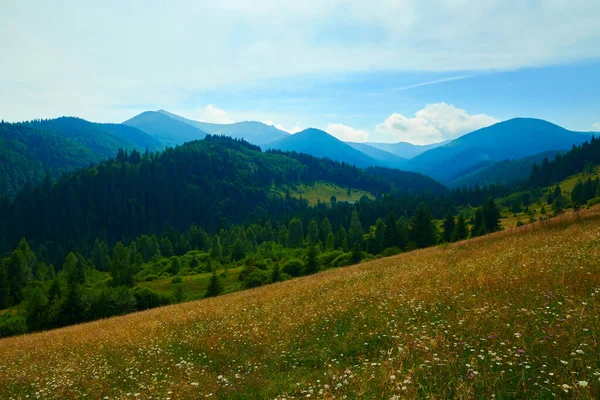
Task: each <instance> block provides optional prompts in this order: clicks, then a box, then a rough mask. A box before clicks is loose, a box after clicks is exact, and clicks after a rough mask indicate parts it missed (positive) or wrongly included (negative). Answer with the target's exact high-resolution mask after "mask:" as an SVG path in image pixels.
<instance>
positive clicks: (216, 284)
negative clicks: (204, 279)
mask: <svg viewBox="0 0 600 400" xmlns="http://www.w3.org/2000/svg"><path fill="white" fill-rule="evenodd" d="M221 293H223V285H222V284H221V278H220V277H219V275H217V271H216V270H213V274H212V275H211V277H210V281H209V282H208V287H207V288H206V293H204V298H207V297H215V296H218V295H220V294H221Z"/></svg>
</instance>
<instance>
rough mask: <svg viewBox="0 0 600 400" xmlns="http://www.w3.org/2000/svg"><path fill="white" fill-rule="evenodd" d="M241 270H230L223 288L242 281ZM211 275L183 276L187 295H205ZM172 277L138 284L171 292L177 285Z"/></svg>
mask: <svg viewBox="0 0 600 400" xmlns="http://www.w3.org/2000/svg"><path fill="white" fill-rule="evenodd" d="M241 270H242V268H241V267H240V268H232V269H230V270H229V275H228V276H227V278H225V279H221V283H222V284H223V289H225V290H227V289H230V288H231V287H232V286H234V285H236V284H238V285H239V284H240V283H241V282H240V280H239V278H238V276H239V273H240V271H241ZM217 272H218V273H219V274H221V273H222V272H223V270H219V271H217ZM211 276H212V273H210V272H207V273H204V274H195V275H187V276H183V277H182V278H183V290H184V293H185V297H186V298H188V299H199V298H201V297H202V296H204V293H206V288H207V287H208V281H209V280H210V277H211ZM172 279H173V278H164V279H157V280H155V281H150V282H140V283H138V284H137V286H145V287H147V288H150V289H152V290H154V291H156V292H159V293H163V294H170V293H173V288H174V286H175V285H174V284H173V282H171V280H172Z"/></svg>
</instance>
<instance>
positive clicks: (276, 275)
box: [270, 263, 281, 283]
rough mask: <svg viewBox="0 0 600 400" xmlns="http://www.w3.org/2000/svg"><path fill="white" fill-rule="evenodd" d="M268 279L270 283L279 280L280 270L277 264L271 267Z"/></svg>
mask: <svg viewBox="0 0 600 400" xmlns="http://www.w3.org/2000/svg"><path fill="white" fill-rule="evenodd" d="M270 278H271V282H272V283H275V282H279V281H280V280H281V268H280V267H279V264H277V263H275V265H274V266H273V269H272V270H271V277H270Z"/></svg>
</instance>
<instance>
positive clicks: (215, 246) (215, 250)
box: [209, 235, 223, 261]
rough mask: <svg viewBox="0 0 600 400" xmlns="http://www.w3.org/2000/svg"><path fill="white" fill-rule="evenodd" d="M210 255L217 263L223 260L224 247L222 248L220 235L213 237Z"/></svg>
mask: <svg viewBox="0 0 600 400" xmlns="http://www.w3.org/2000/svg"><path fill="white" fill-rule="evenodd" d="M209 255H210V258H211V259H213V260H215V261H221V258H223V247H222V246H221V240H220V238H219V236H218V235H215V236H214V237H213V240H212V245H211V246H210V252H209Z"/></svg>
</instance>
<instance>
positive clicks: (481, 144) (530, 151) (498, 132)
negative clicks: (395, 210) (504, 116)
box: [407, 118, 591, 182]
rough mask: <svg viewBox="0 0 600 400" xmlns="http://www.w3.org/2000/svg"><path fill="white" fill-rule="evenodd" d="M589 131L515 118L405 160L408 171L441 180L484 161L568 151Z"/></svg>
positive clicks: (588, 136) (456, 176)
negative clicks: (407, 160)
mask: <svg viewBox="0 0 600 400" xmlns="http://www.w3.org/2000/svg"><path fill="white" fill-rule="evenodd" d="M590 138H591V134H588V133H582V132H573V131H569V130H566V129H564V128H562V127H560V126H558V125H555V124H552V123H550V122H547V121H543V120H539V119H532V118H515V119H511V120H508V121H504V122H499V123H497V124H495V125H492V126H489V127H486V128H482V129H479V130H477V131H474V132H471V133H469V134H466V135H464V136H461V137H460V138H458V139H456V140H453V141H452V142H450V143H448V144H445V145H444V146H441V147H437V148H435V149H432V150H429V151H427V152H425V153H423V154H421V155H419V156H417V157H415V158H413V159H412V160H410V162H409V163H408V168H407V169H409V170H412V171H417V172H421V173H424V174H426V175H429V176H431V177H433V178H435V179H437V180H440V181H442V182H449V181H452V180H455V179H457V178H458V177H459V176H460V175H461V174H462V173H463V171H467V173H468V172H471V171H472V169H473V167H475V166H477V165H481V164H482V163H484V162H487V161H501V160H506V159H519V158H523V157H527V156H532V155H534V154H539V153H542V152H546V151H551V150H569V149H571V147H573V145H577V144H581V143H583V142H584V141H585V140H589V139H590Z"/></svg>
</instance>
